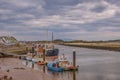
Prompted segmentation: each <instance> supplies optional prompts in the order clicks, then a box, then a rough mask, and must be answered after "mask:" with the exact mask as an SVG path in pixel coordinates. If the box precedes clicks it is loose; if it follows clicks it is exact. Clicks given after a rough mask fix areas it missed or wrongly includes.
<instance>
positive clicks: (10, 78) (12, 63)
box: [0, 58, 53, 80]
mask: <svg viewBox="0 0 120 80" xmlns="http://www.w3.org/2000/svg"><path fill="white" fill-rule="evenodd" d="M4 78H6V79H4ZM0 80H53V78H52V77H51V76H49V75H47V74H45V73H43V72H42V71H39V70H34V69H32V68H28V67H26V66H24V65H23V64H22V62H21V60H19V59H16V58H0Z"/></svg>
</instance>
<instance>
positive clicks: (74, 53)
mask: <svg viewBox="0 0 120 80" xmlns="http://www.w3.org/2000/svg"><path fill="white" fill-rule="evenodd" d="M73 66H74V67H75V66H76V51H75V50H73Z"/></svg>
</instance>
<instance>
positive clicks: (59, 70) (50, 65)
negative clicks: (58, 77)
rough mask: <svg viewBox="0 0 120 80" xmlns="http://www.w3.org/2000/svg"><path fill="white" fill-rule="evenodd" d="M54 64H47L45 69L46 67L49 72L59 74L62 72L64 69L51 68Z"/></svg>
mask: <svg viewBox="0 0 120 80" xmlns="http://www.w3.org/2000/svg"><path fill="white" fill-rule="evenodd" d="M54 64H55V63H48V65H47V67H48V70H51V71H55V72H61V71H63V70H64V68H60V67H57V68H56V67H53V65H54Z"/></svg>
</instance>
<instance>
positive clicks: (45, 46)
mask: <svg viewBox="0 0 120 80" xmlns="http://www.w3.org/2000/svg"><path fill="white" fill-rule="evenodd" d="M47 47H48V29H47V34H46V45H45V48H46V49H47Z"/></svg>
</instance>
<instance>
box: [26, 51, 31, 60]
mask: <svg viewBox="0 0 120 80" xmlns="http://www.w3.org/2000/svg"><path fill="white" fill-rule="evenodd" d="M26 60H28V61H32V53H30V52H28V53H27V56H26Z"/></svg>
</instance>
